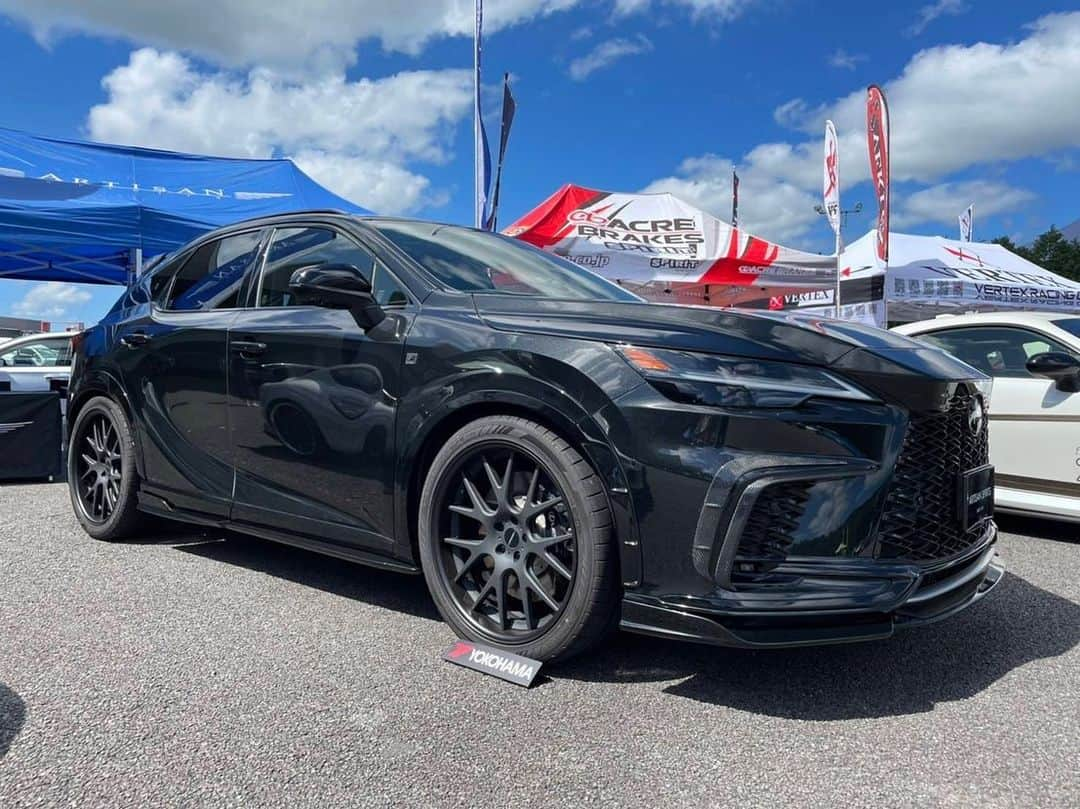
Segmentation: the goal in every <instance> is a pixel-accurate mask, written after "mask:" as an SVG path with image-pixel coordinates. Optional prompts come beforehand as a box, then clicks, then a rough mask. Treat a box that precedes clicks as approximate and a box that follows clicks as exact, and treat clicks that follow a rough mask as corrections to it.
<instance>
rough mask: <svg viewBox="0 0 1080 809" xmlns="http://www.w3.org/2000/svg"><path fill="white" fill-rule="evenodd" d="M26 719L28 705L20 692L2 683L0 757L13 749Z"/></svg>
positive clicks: (0, 694)
mask: <svg viewBox="0 0 1080 809" xmlns="http://www.w3.org/2000/svg"><path fill="white" fill-rule="evenodd" d="M25 721H26V705H25V704H24V703H23V701H22V699H20V698H19V695H18V694H16V693H15V692H14V691H12V690H11V689H10V688H8V687H7V686H6V685H4V684H3V683H0V759H2V758H3V757H4V756H6V755H7V752H8V750H10V749H11V743H12V742H13V741H15V737H16V736H18V735H19V731H20V730H22V726H23V723H24V722H25Z"/></svg>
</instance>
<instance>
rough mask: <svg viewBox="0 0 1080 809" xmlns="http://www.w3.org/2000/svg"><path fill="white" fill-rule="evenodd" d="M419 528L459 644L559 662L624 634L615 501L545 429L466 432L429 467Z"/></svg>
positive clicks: (489, 420)
mask: <svg viewBox="0 0 1080 809" xmlns="http://www.w3.org/2000/svg"><path fill="white" fill-rule="evenodd" d="M511 459H512V462H511ZM481 469H482V470H483V471H479V470H481ZM474 479H476V480H478V481H479V482H478V483H473V484H472V487H471V489H470V486H469V483H467V482H466V480H469V481H472V480H474ZM500 493H501V494H500ZM476 496H479V497H480V498H481V500H483V508H481V506H480V505H479V504H478V501H477V500H476V499H475V497H476ZM548 504H554V505H551V506H550V507H549V506H548ZM508 515H509V516H508ZM417 524H418V528H419V544H420V559H421V564H422V567H423V570H424V577H425V579H426V580H427V584H428V588H429V589H430V591H431V595H432V598H433V599H434V601H435V604H436V606H437V607H438V609H439V612H440V613H441V614H442V616H443V618H444V619H445V620H446V622H447V623H448V624H450V626H451V627H452V628H453V629H454V631H455V632H456V633H457V634H458V635H459V636H460V637H462V638H466V639H468V640H473V641H479V642H482V643H488V644H492V645H495V646H498V647H500V648H503V649H506V650H507V651H511V652H514V653H516V654H521V655H524V656H526V657H531V658H534V659H536V660H541V661H555V660H565V659H567V658H570V657H572V656H574V655H576V654H579V653H581V652H583V651H585V650H586V649H588V648H589V647H591V646H593V645H595V644H597V643H598V642H600V641H601V640H602V639H603V638H604V636H605V635H607V634H608V633H609V632H610V631H611V629H612V628H613V627H614V625H615V622H616V621H617V618H618V608H619V600H620V588H619V585H618V563H617V559H616V557H615V548H614V547H613V545H614V542H613V533H614V532H613V528H612V517H611V510H610V507H609V505H608V500H607V494H606V492H605V491H604V487H603V483H602V482H601V480H600V477H599V475H597V474H596V471H595V470H594V469H593V468H592V467H591V466H590V465H589V463H588V462H587V461H586V460H585V459H584V458H583V457H582V456H581V455H580V454H579V453H578V452H577V451H576V450H575V449H574V448H573V447H572V446H570V445H569V444H568V443H567V442H566V441H564V440H563V439H562V438H560V437H559V436H558V435H557V434H556V433H554V432H552V431H551V430H549V429H547V428H546V427H544V426H542V425H540V424H537V423H535V422H533V421H529V420H528V419H524V418H519V417H515V416H489V417H485V418H480V419H477V420H476V421H474V422H472V423H470V424H468V425H466V426H465V427H463V428H462V429H460V430H459V431H458V432H456V433H455V434H454V435H453V436H451V438H450V439H449V440H448V441H447V442H446V444H445V445H444V446H443V448H442V449H441V450H440V451H439V453H438V454H437V455H436V456H435V459H434V461H433V462H432V464H431V467H430V469H429V470H428V474H427V478H426V479H425V481H424V486H423V491H422V494H421V497H420V512H419V518H418V521H417ZM465 534H468V536H467V537H466V536H465ZM561 537H569V538H568V539H560V538H561ZM448 540H449V541H448ZM519 553H520V558H519ZM566 573H570V574H572V575H571V577H570V578H569V579H567V578H566V575H565V574H566ZM541 591H543V592H541ZM485 593H487V594H486V595H485ZM553 603H554V604H556V606H557V609H556V608H555V607H553V606H552V604H553Z"/></svg>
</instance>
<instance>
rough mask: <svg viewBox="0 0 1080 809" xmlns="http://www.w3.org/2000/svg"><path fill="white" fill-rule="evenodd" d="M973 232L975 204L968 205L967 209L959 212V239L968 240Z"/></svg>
mask: <svg viewBox="0 0 1080 809" xmlns="http://www.w3.org/2000/svg"><path fill="white" fill-rule="evenodd" d="M974 232H975V206H974V205H968V207H967V210H966V211H964V212H963V213H962V214H960V241H962V242H970V241H971V237H972V234H973V233H974Z"/></svg>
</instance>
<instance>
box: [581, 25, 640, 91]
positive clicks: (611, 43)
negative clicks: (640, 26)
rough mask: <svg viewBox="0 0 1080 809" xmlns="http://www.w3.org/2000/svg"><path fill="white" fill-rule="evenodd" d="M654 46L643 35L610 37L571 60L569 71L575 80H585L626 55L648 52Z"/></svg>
mask: <svg viewBox="0 0 1080 809" xmlns="http://www.w3.org/2000/svg"><path fill="white" fill-rule="evenodd" d="M652 48H653V46H652V43H651V42H650V41H649V40H648V39H647V38H646V37H644V36H642V35H639V36H637V37H635V38H634V39H624V38H618V39H609V40H607V41H606V42H601V43H600V44H599V45H597V46H596V47H595V48H593V49H592V50H591V51H589V52H588V53H587V54H585V55H584V56H579V57H578V58H576V59H574V60H573V61H572V62H570V67H569V71H568V72H569V73H570V78H572V79H573V80H574V81H584V80H585V79H587V78H588V77H589V76H591V75H592V74H593V73H595V72H596V71H597V70H603V69H604V68H605V67H609V66H610V65H612V64H614V63H615V62H617V61H618V60H619V59H622V58H623V57H625V56H633V55H635V54H638V53H646V52H648V51H651V50H652Z"/></svg>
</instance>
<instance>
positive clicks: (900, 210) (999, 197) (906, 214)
mask: <svg viewBox="0 0 1080 809" xmlns="http://www.w3.org/2000/svg"><path fill="white" fill-rule="evenodd" d="M1034 199H1035V194H1033V193H1031V192H1030V191H1028V190H1026V189H1024V188H1015V187H1013V186H1010V185H1007V184H1005V183H1001V182H995V181H992V180H972V181H967V182H955V183H940V184H938V185H934V186H930V187H929V188H924V189H922V190H920V191H916V192H914V193H912V194H908V195H906V196H903V197H901V198H900V199H898V200H896V201H894V203H893V205H894V210H893V214H892V221H893V224H894V225H895V226H896V227H898V228H905V227H910V226H912V225H920V224H924V223H928V222H929V223H933V224H943V225H955V224H956V218H957V217H958V216H959V215H960V214H961V213H962V212H963V211H964V210H965V209H966V208H967V206H968V205H970V204H971V203H973V202H974V203H975V210H976V213H977V214H978V215H979V216H994V215H995V214H999V213H1007V212H1009V211H1014V210H1016V209H1017V208H1019V207H1021V206H1022V205H1026V204H1027V203H1029V202H1031V201H1032V200H1034Z"/></svg>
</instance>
